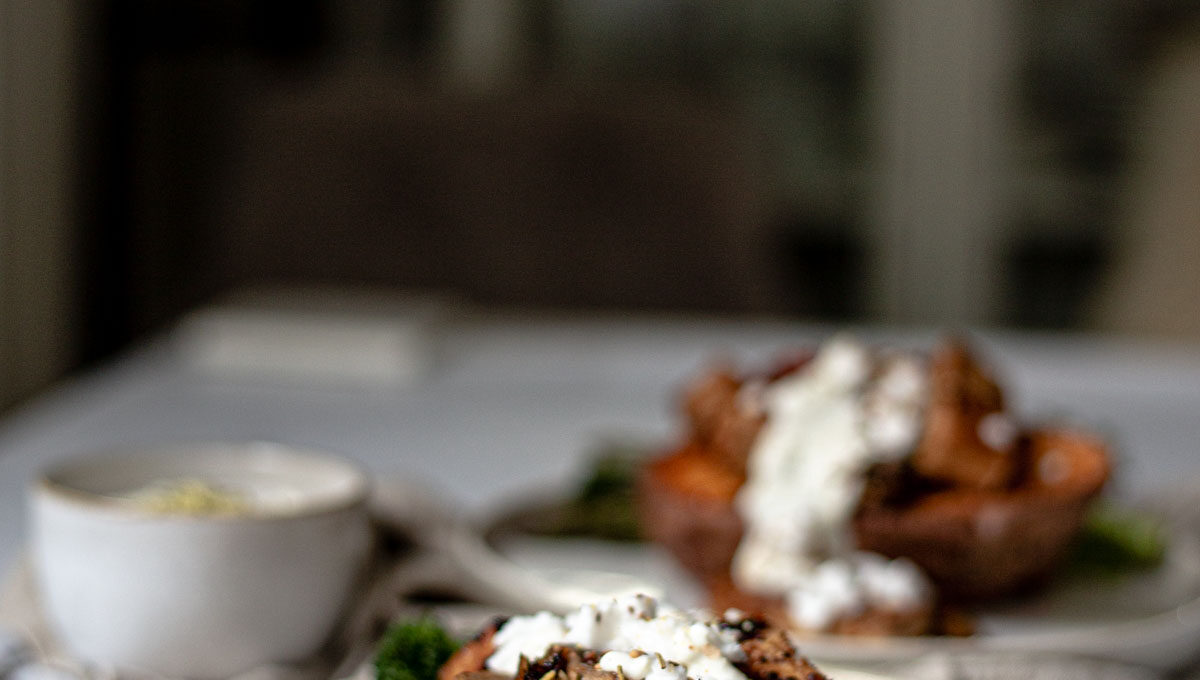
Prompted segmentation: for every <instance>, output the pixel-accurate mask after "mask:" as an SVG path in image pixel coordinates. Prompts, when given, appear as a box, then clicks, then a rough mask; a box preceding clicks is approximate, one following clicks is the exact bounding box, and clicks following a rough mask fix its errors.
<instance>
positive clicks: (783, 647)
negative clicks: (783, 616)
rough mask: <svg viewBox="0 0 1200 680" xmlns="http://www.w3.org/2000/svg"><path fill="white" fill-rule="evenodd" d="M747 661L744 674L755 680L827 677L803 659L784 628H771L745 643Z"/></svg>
mask: <svg viewBox="0 0 1200 680" xmlns="http://www.w3.org/2000/svg"><path fill="white" fill-rule="evenodd" d="M742 649H743V650H744V651H745V652H746V661H745V663H744V664H742V669H741V670H742V671H743V672H744V673H745V674H746V676H747V677H749V678H751V679H752V680H825V675H824V674H823V673H821V671H819V670H817V669H816V667H815V666H813V665H812V663H810V662H809V660H808V659H806V658H805V657H804V656H802V655H801V654H800V653H799V652H798V651H797V650H796V646H795V645H794V644H793V643H792V641H791V639H790V638H788V635H787V632H786V630H785V629H784V628H779V627H776V626H770V627H768V628H765V629H763V630H762V631H761V632H760V633H759V634H758V635H755V636H754V637H751V638H748V639H746V640H744V641H743V642H742Z"/></svg>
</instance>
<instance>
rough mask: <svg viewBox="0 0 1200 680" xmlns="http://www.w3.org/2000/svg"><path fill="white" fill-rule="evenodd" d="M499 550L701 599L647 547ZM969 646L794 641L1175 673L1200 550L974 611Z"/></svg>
mask: <svg viewBox="0 0 1200 680" xmlns="http://www.w3.org/2000/svg"><path fill="white" fill-rule="evenodd" d="M502 548H503V551H504V552H505V553H506V554H507V555H509V557H511V558H512V559H513V561H515V562H516V563H518V564H521V565H526V566H529V567H534V566H537V567H542V568H545V567H548V566H553V567H563V568H580V567H586V566H590V567H592V568H603V569H608V570H618V569H621V570H624V571H626V572H628V573H630V574H632V575H634V576H637V577H639V578H642V579H645V580H647V581H650V582H653V583H659V584H661V585H662V588H663V591H664V592H666V593H667V595H668V598H669V599H671V600H673V601H674V602H675V603H676V604H677V605H678V606H682V607H691V606H698V605H701V604H702V602H701V601H700V595H699V592H698V591H697V590H696V589H695V588H694V587H693V586H688V585H685V584H682V583H680V582H679V581H678V579H680V578H684V577H682V576H681V575H680V572H679V571H678V569H677V568H674V567H673V565H671V564H670V563H669V558H668V557H667V556H666V555H665V554H664V553H662V552H661V551H659V550H657V549H656V548H655V547H653V546H638V545H620V544H617V545H614V544H611V543H606V542H602V541H586V540H580V539H565V540H564V539H540V538H529V537H523V538H520V539H516V540H510V541H507V542H506V543H505V544H504V545H503V546H502ZM976 625H977V629H978V632H977V634H976V635H975V636H973V637H970V638H937V637H926V638H878V639H876V638H872V639H867V638H856V637H845V636H830V635H822V636H805V637H803V638H801V639H800V640H799V643H800V647H801V649H802V650H803V651H804V653H805V654H806V655H808V656H809V657H811V658H812V659H813V660H814V661H816V662H817V664H818V665H820V664H821V663H826V664H830V665H848V664H872V665H874V664H883V663H888V662H903V661H909V660H912V659H915V658H917V657H919V656H922V655H925V654H929V653H950V654H958V653H961V654H978V653H982V652H1006V653H1018V654H1023V653H1028V654H1046V653H1052V654H1076V655H1082V656H1087V657H1093V658H1100V659H1111V660H1114V661H1120V662H1124V663H1129V664H1136V665H1139V666H1145V667H1148V668H1153V669H1157V670H1163V671H1167V670H1175V669H1178V668H1181V667H1183V666H1184V665H1186V664H1187V663H1188V662H1190V661H1194V660H1196V659H1197V658H1200V543H1197V541H1196V540H1195V538H1194V537H1193V536H1191V535H1190V534H1186V533H1182V532H1177V533H1175V534H1174V535H1173V536H1172V537H1171V541H1170V544H1169V548H1168V551H1167V554H1166V557H1165V559H1164V561H1163V564H1162V565H1161V566H1159V567H1157V568H1155V569H1152V570H1148V571H1144V572H1138V573H1134V574H1128V575H1124V576H1121V577H1100V576H1095V577H1087V578H1085V577H1078V578H1076V579H1074V580H1068V579H1063V580H1061V581H1060V582H1057V583H1055V584H1054V585H1052V586H1051V587H1050V588H1049V589H1048V590H1046V591H1044V592H1043V593H1041V594H1039V595H1036V596H1033V597H1029V598H1027V599H1022V600H1020V601H1018V602H1014V603H1011V604H1008V605H1005V606H1003V607H999V606H997V607H992V608H989V609H986V610H983V611H979V612H977V619H976Z"/></svg>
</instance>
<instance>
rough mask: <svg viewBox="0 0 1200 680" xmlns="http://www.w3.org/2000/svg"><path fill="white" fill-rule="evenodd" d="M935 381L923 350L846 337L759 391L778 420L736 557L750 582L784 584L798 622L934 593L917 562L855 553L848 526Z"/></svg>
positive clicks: (899, 449)
mask: <svg viewBox="0 0 1200 680" xmlns="http://www.w3.org/2000/svg"><path fill="white" fill-rule="evenodd" d="M756 389H761V388H756ZM928 391H929V385H928V377H927V372H926V367H925V366H924V364H923V363H922V362H921V361H920V360H919V359H918V358H917V357H915V356H911V355H904V354H895V355H891V356H882V357H874V356H872V355H871V354H870V352H869V351H868V350H867V349H866V348H865V347H864V346H863V345H861V344H859V343H858V342H857V341H855V340H853V339H850V338H847V337H837V338H834V339H833V340H831V341H830V342H828V343H827V344H826V345H825V346H823V347H822V348H821V350H820V352H819V353H818V354H817V356H816V357H814V358H813V360H812V362H811V363H809V364H808V365H806V366H804V367H802V368H801V369H800V370H799V371H797V372H795V373H793V374H791V375H788V376H785V377H784V378H781V379H780V380H778V381H777V382H775V383H773V384H771V385H769V386H767V388H766V389H765V390H764V391H763V392H762V394H761V396H758V400H759V401H760V403H761V404H762V407H763V408H764V409H765V411H766V414H767V421H766V424H765V425H764V426H763V429H762V431H761V432H760V433H759V435H758V438H757V440H756V441H755V444H754V448H753V450H752V451H751V454H750V458H749V460H748V461H747V480H746V483H745V484H744V485H743V487H742V489H741V490H740V491H739V493H738V497H737V500H736V504H737V507H738V510H739V512H740V513H741V515H742V518H743V520H744V522H745V525H746V530H745V535H744V536H743V538H742V542H741V544H740V545H739V546H738V550H737V553H736V555H735V556H734V561H733V577H734V580H735V581H736V582H737V583H738V585H739V586H741V587H742V588H744V589H746V590H749V591H753V592H758V593H765V594H770V595H782V596H785V597H786V599H787V601H788V603H789V611H790V613H791V614H792V616H793V618H794V619H795V620H796V622H797V623H799V624H800V625H801V626H804V627H806V628H812V629H817V630H820V629H823V628H826V627H828V626H829V625H830V624H832V623H833V622H834V621H836V620H837V619H839V618H841V617H843V616H847V615H849V616H853V615H855V614H858V613H860V612H862V611H863V610H864V609H865V608H867V607H870V606H879V607H886V608H889V609H904V608H908V607H912V606H915V605H917V604H919V603H921V602H923V601H924V600H925V599H926V598H927V597H928V591H929V588H928V584H927V582H926V580H925V578H924V576H923V575H922V574H921V573H920V571H919V570H918V569H917V568H916V567H915V566H913V565H912V564H910V563H908V562H905V561H888V560H887V559H885V558H883V557H881V556H878V555H874V556H868V554H866V553H856V552H855V551H854V549H853V545H854V544H853V537H852V535H851V532H850V526H849V521H850V518H851V517H852V516H853V514H854V511H855V509H856V508H857V506H858V503H859V500H860V498H861V496H862V491H863V488H864V485H865V473H866V472H867V469H868V468H869V467H870V466H871V465H873V464H875V463H878V462H885V461H891V460H897V459H899V458H901V457H903V456H904V455H906V454H908V453H909V452H910V451H911V450H912V448H913V446H915V444H916V442H917V438H918V437H919V436H920V434H921V427H922V423H923V416H924V409H925V404H926V402H927V400H928Z"/></svg>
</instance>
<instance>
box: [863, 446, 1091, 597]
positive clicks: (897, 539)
mask: <svg viewBox="0 0 1200 680" xmlns="http://www.w3.org/2000/svg"><path fill="white" fill-rule="evenodd" d="M1024 446H1025V447H1027V451H1026V453H1025V455H1026V456H1028V458H1029V460H1030V467H1029V469H1028V472H1027V475H1026V476H1025V478H1023V479H1022V480H1020V481H1019V482H1018V485H1017V486H1016V487H1015V488H1013V489H1012V490H1008V491H988V490H982V489H947V490H943V491H939V492H937V493H931V494H928V495H926V496H923V497H921V498H920V499H918V500H917V501H915V502H913V503H911V504H910V505H907V506H903V507H888V506H880V507H873V508H864V509H862V510H861V511H860V512H859V513H858V515H857V517H856V518H855V520H854V533H855V536H856V538H857V542H858V545H859V547H860V548H862V549H864V550H870V551H874V552H878V553H882V554H884V555H888V556H890V557H899V556H904V557H907V558H909V559H911V560H913V561H914V562H916V563H917V564H918V565H920V566H921V568H922V569H924V570H925V572H926V573H927V574H928V575H929V576H930V578H931V579H932V580H933V581H934V582H935V583H937V584H938V585H939V586H940V587H941V589H942V591H943V593H944V594H946V595H948V596H950V597H953V598H957V599H964V600H979V599H988V598H994V597H998V596H1001V595H1005V594H1009V593H1012V592H1016V591H1020V590H1023V589H1027V588H1029V587H1032V586H1036V585H1038V584H1040V583H1042V582H1043V581H1044V580H1045V579H1046V578H1047V577H1048V576H1049V574H1050V573H1051V571H1052V570H1053V569H1054V567H1056V566H1057V565H1058V564H1059V563H1060V562H1061V561H1062V560H1063V558H1064V557H1065V556H1066V554H1067V552H1068V550H1069V549H1070V545H1071V539H1072V537H1073V536H1074V535H1075V534H1076V533H1077V532H1078V530H1079V526H1080V524H1081V522H1082V520H1083V515H1084V513H1085V511H1086V509H1087V504H1088V502H1089V501H1090V500H1091V498H1092V497H1093V496H1095V495H1096V494H1097V493H1098V492H1099V491H1100V489H1101V488H1102V487H1103V485H1104V482H1105V480H1106V479H1107V477H1108V474H1109V464H1108V455H1107V453H1106V451H1105V447H1104V445H1103V444H1102V443H1101V442H1100V441H1099V440H1097V439H1096V438H1094V437H1092V436H1090V435H1087V434H1083V433H1079V432H1073V431H1070V430H1037V431H1034V432H1033V433H1031V434H1030V436H1029V437H1028V438H1027V439H1026V441H1025V444H1024Z"/></svg>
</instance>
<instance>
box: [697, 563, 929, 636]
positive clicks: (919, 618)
mask: <svg viewBox="0 0 1200 680" xmlns="http://www.w3.org/2000/svg"><path fill="white" fill-rule="evenodd" d="M709 599H710V605H711V606H712V608H713V609H715V610H717V611H723V610H725V609H729V608H731V607H732V608H734V609H739V610H741V611H744V612H749V613H751V614H753V615H755V616H761V617H762V618H763V619H765V620H766V621H768V622H770V623H771V624H772V625H774V626H777V627H779V628H782V629H795V628H796V625H795V623H794V622H793V621H791V620H790V617H789V616H788V614H787V608H786V607H785V605H784V603H783V601H782V600H781V599H778V598H773V597H764V596H762V595H756V594H753V593H748V592H746V591H744V590H741V589H739V588H738V587H737V586H736V585H734V583H733V581H732V580H731V579H729V578H728V577H725V578H720V579H716V580H714V581H712V582H710V583H709ZM936 614H937V611H936V609H935V608H934V606H933V605H932V604H928V605H924V606H920V607H913V608H911V609H906V610H904V611H897V610H885V609H868V610H867V611H864V612H862V613H860V614H858V615H856V616H848V617H845V618H842V619H839V620H838V621H836V622H834V624H833V626H832V627H831V628H830V629H829V630H827V631H820V632H823V633H834V634H837V635H857V636H873V637H885V636H889V637H890V636H911V635H927V634H930V633H936V632H939V631H938V630H937V621H938V619H937V616H936ZM814 632H815V631H814Z"/></svg>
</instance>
